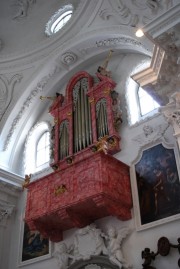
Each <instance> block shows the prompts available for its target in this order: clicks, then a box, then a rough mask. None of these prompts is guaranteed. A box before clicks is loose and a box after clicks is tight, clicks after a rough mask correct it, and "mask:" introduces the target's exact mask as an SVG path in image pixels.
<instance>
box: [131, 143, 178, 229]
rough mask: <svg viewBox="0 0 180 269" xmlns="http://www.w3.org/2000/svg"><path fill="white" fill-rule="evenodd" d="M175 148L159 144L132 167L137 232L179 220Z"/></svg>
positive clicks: (144, 152)
mask: <svg viewBox="0 0 180 269" xmlns="http://www.w3.org/2000/svg"><path fill="white" fill-rule="evenodd" d="M177 160H179V157H178V155H177V153H176V151H175V149H174V148H166V147H164V146H163V144H157V145H154V146H153V147H151V148H149V149H146V150H144V151H143V152H142V155H141V158H140V159H139V160H138V161H137V162H136V163H135V164H134V165H133V166H132V167H131V185H132V194H133V204H134V215H135V216H134V218H135V224H136V229H137V230H142V229H145V228H150V227H152V226H155V225H158V224H162V223H165V222H168V221H172V220H174V219H177V218H180V180H179V171H178V166H177V163H179V161H178V162H177Z"/></svg>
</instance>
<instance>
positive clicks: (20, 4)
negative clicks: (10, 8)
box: [13, 0, 36, 20]
mask: <svg viewBox="0 0 180 269" xmlns="http://www.w3.org/2000/svg"><path fill="white" fill-rule="evenodd" d="M35 3H36V0H16V3H15V5H16V6H17V12H16V14H15V15H14V17H13V19H14V20H18V19H22V18H24V17H27V15H28V11H29V8H30V6H32V5H33V4H35Z"/></svg>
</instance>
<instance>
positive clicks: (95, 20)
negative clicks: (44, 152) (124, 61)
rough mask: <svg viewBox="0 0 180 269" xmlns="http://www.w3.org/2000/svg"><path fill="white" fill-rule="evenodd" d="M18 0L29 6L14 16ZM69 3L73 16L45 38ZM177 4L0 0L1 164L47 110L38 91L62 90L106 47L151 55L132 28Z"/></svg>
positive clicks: (151, 0)
mask: <svg viewBox="0 0 180 269" xmlns="http://www.w3.org/2000/svg"><path fill="white" fill-rule="evenodd" d="M21 2H24V3H25V4H27V6H26V13H25V16H23V17H21V16H17V15H18V14H19V11H20V3H21ZM67 3H72V4H73V5H74V8H75V11H74V15H73V16H72V19H71V20H70V22H69V23H68V24H67V25H66V26H65V27H64V28H63V29H62V31H60V32H58V33H56V34H55V35H53V36H51V37H47V36H46V35H45V26H46V23H47V22H48V20H49V19H50V17H51V16H52V15H53V14H54V13H55V12H56V11H57V10H58V9H59V8H60V7H61V6H62V5H65V4H67ZM178 3H179V1H178V0H174V1H172V0H166V1H164V0H156V1H154V0H146V1H145V0H112V1H110V0H93V1H88V0H81V1H78V0H71V1H70V2H69V1H66V0H64V1H62V0H51V1H46V0H34V1H33V0H3V1H0V41H1V42H0V119H1V121H0V130H1V137H0V148H1V153H3V156H4V157H3V158H4V159H5V161H4V162H3V165H4V163H5V164H7V163H8V162H10V161H9V157H8V156H9V155H11V152H12V149H15V148H16V147H15V146H16V145H17V144H18V143H19V144H18V145H19V146H22V143H24V139H25V137H26V135H27V132H28V130H30V128H31V127H32V126H33V125H34V124H35V123H36V122H37V121H38V120H39V119H40V117H41V115H42V114H43V112H44V111H47V103H44V104H43V105H42V104H41V106H39V103H38V102H39V100H38V99H39V95H42V94H43V95H47V94H49V93H50V92H51V94H52V93H55V92H56V91H59V88H60V87H61V89H64V87H65V85H66V84H67V81H68V79H69V78H70V77H71V76H72V75H73V74H74V73H76V72H77V71H78V70H82V69H83V68H86V67H87V66H90V64H91V63H93V64H95V63H97V64H99V63H102V62H103V60H104V58H105V56H106V55H107V52H108V51H109V49H113V50H114V56H113V57H114V59H115V58H116V57H119V59H121V57H123V55H126V54H128V53H131V54H134V55H135V54H141V55H144V56H145V57H149V56H151V55H152V48H153V44H152V42H151V41H150V40H148V39H147V38H146V37H144V38H142V39H141V40H139V39H138V38H136V37H135V30H136V29H137V27H139V26H141V27H142V26H146V24H148V25H149V23H151V21H152V20H154V19H156V18H158V17H160V15H161V14H164V13H166V12H167V10H169V9H171V8H173V6H176V5H177V4H178ZM37 100H38V101H37ZM19 138H21V141H22V142H21V143H20V142H19ZM19 148H20V147H19ZM16 150H17V148H16ZM1 153H0V154H1ZM6 155H8V156H6Z"/></svg>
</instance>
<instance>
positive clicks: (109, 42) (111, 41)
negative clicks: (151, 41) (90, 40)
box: [96, 36, 142, 47]
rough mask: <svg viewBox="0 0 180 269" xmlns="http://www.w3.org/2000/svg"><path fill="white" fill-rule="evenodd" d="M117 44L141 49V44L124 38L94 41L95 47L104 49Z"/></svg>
mask: <svg viewBox="0 0 180 269" xmlns="http://www.w3.org/2000/svg"><path fill="white" fill-rule="evenodd" d="M118 44H126V45H134V46H141V47H142V43H141V42H139V41H137V40H135V39H133V38H129V37H125V36H121V37H117V38H108V39H104V40H99V41H96V46H97V47H105V46H112V45H118Z"/></svg>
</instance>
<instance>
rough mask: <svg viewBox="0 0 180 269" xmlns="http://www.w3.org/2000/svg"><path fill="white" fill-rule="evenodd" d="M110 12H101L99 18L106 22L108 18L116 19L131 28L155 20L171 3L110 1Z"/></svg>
mask: <svg viewBox="0 0 180 269" xmlns="http://www.w3.org/2000/svg"><path fill="white" fill-rule="evenodd" d="M111 5H112V10H110V11H109V10H106V9H105V10H103V11H102V12H101V13H100V17H101V18H102V19H103V20H108V19H109V17H110V16H114V17H116V19H117V20H118V22H119V23H120V24H122V25H129V26H132V27H137V26H141V27H142V26H143V25H145V24H147V23H149V22H150V21H151V20H153V19H154V18H156V17H157V16H158V15H159V14H160V13H163V12H165V11H167V10H168V9H169V8H170V7H172V1H170V0H168V1H166V2H164V1H162V0H160V1H159V0H147V1H140V0H131V1H129V2H127V1H126V0H118V1H117V2H115V1H112V2H111Z"/></svg>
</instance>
